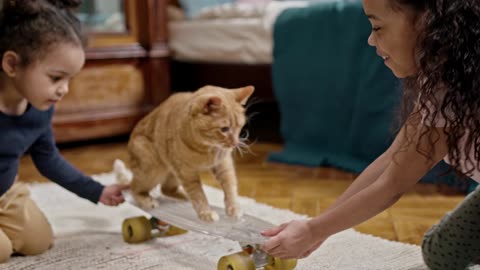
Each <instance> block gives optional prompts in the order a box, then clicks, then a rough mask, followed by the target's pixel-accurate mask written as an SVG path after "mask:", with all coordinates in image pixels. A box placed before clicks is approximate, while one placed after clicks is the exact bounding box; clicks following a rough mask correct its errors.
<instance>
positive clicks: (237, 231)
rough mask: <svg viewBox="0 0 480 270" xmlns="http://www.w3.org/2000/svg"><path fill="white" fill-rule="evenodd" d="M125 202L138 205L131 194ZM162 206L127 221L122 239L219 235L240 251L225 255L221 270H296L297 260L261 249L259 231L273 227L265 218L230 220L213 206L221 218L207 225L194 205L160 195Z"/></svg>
mask: <svg viewBox="0 0 480 270" xmlns="http://www.w3.org/2000/svg"><path fill="white" fill-rule="evenodd" d="M124 196H125V201H126V202H128V203H130V204H132V205H134V206H136V207H139V206H138V205H136V203H135V200H134V199H133V197H132V196H131V194H130V193H129V192H125V193H124ZM156 199H157V200H158V201H159V205H160V206H159V207H157V208H154V209H151V210H145V209H142V210H143V211H145V212H147V213H148V214H150V215H151V217H150V218H147V217H145V216H139V217H132V218H127V219H125V220H124V221H123V224H122V235H123V239H124V241H125V242H127V243H140V242H144V241H147V240H149V239H152V238H154V237H166V236H173V235H179V234H182V233H186V232H187V231H192V232H197V233H202V234H206V235H212V236H219V237H223V238H227V239H230V240H233V241H236V242H238V243H239V244H240V247H241V251H240V252H236V253H233V254H229V255H226V256H223V257H221V258H220V259H219V261H218V263H217V269H218V270H256V269H264V270H293V269H295V266H296V265H297V260H294V259H289V260H285V259H280V258H275V257H272V256H270V255H268V254H266V253H265V252H263V251H262V250H261V249H260V245H261V244H262V243H263V242H264V241H265V240H266V238H265V237H263V236H262V235H260V233H259V232H260V231H261V230H264V229H267V228H271V227H273V226H274V225H273V224H271V223H269V222H266V221H264V220H262V219H259V218H256V217H253V216H250V215H243V216H242V217H240V218H239V219H234V218H231V217H228V216H227V215H226V214H225V210H224V209H223V208H220V207H215V206H211V207H212V209H213V210H214V211H216V212H217V213H218V214H219V216H220V219H219V220H218V221H216V222H212V223H208V222H204V221H202V220H200V219H199V218H198V217H197V213H196V212H195V210H194V209H193V207H192V204H191V202H189V201H183V200H178V199H174V198H170V197H165V196H159V197H158V198H156Z"/></svg>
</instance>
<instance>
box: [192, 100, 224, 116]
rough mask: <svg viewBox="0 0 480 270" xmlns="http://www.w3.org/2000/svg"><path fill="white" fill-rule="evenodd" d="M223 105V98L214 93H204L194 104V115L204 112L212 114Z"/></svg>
mask: <svg viewBox="0 0 480 270" xmlns="http://www.w3.org/2000/svg"><path fill="white" fill-rule="evenodd" d="M221 105H222V99H221V98H219V97H218V96H214V95H203V96H199V97H198V98H197V99H196V100H195V102H194V104H193V105H192V113H193V114H194V115H196V114H199V113H203V114H206V115H207V114H212V113H214V112H216V111H218V110H220V108H221Z"/></svg>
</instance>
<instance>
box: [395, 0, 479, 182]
mask: <svg viewBox="0 0 480 270" xmlns="http://www.w3.org/2000/svg"><path fill="white" fill-rule="evenodd" d="M391 1H392V7H393V8H400V9H402V8H410V9H412V10H414V11H416V12H417V14H419V16H418V19H417V21H418V22H419V24H420V29H421V30H422V31H421V33H420V34H419V36H418V39H417V48H416V59H415V60H416V63H417V72H416V74H415V75H414V76H412V77H409V78H406V79H405V81H404V100H403V104H404V105H403V110H402V111H403V114H404V115H409V114H410V115H411V116H414V115H415V114H416V116H417V117H413V118H416V119H424V120H425V119H428V120H429V122H428V124H429V125H430V126H432V127H434V126H435V125H436V124H438V121H439V119H444V120H445V133H446V135H447V138H448V139H447V144H448V155H449V159H450V163H451V165H452V167H453V169H454V170H456V171H457V172H458V171H463V172H464V173H466V174H467V175H468V174H470V173H472V172H473V171H474V170H475V169H480V1H479V0H391ZM409 104H410V105H411V104H415V105H414V106H415V109H414V110H413V113H410V111H412V108H413V106H409ZM442 122H443V121H442ZM442 125H443V123H442ZM430 130H431V128H426V129H424V130H423V131H422V132H421V134H420V136H428V139H429V141H430V143H431V148H430V149H427V151H425V149H423V150H424V151H421V150H419V148H418V147H417V150H419V152H421V153H422V154H424V155H426V156H427V157H429V158H431V156H432V153H431V151H428V150H431V149H433V143H434V141H435V137H436V136H435V135H432V132H430ZM427 134H428V135H427ZM437 135H438V134H437ZM462 145H465V148H463V147H462ZM472 149H473V151H472V152H473V156H472V153H471V152H470V151H471V150H472ZM461 160H465V163H462V164H461V163H460V161H461ZM461 165H465V167H462V166H461ZM462 169H463V170H462Z"/></svg>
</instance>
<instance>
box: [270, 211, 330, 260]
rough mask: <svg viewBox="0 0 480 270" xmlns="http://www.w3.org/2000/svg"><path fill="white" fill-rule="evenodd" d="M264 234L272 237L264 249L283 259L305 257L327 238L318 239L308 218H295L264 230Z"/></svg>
mask: <svg viewBox="0 0 480 270" xmlns="http://www.w3.org/2000/svg"><path fill="white" fill-rule="evenodd" d="M262 235H263V236H267V237H271V238H270V239H269V240H267V241H266V242H265V243H264V244H263V245H262V250H263V251H265V252H267V253H268V254H270V255H272V256H274V257H278V258H282V259H292V258H305V257H307V256H309V255H310V254H311V253H312V252H313V251H314V250H316V249H317V248H318V247H319V246H320V245H321V244H322V243H323V241H324V240H325V239H322V240H316V239H317V238H316V237H315V236H314V235H313V232H312V230H311V228H310V225H309V223H308V220H293V221H290V222H288V223H284V224H282V225H280V226H279V227H276V228H272V229H269V230H266V231H263V232H262Z"/></svg>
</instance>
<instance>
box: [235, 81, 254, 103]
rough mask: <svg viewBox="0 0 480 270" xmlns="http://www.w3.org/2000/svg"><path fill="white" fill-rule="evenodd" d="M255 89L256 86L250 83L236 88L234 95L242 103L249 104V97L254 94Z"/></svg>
mask: <svg viewBox="0 0 480 270" xmlns="http://www.w3.org/2000/svg"><path fill="white" fill-rule="evenodd" d="M253 90H255V87H253V86H251V85H249V86H245V87H242V88H238V89H234V90H232V91H233V95H234V96H235V100H236V101H237V102H239V103H240V104H242V105H245V104H247V100H248V98H249V97H250V96H251V95H252V94H253Z"/></svg>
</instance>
